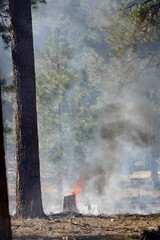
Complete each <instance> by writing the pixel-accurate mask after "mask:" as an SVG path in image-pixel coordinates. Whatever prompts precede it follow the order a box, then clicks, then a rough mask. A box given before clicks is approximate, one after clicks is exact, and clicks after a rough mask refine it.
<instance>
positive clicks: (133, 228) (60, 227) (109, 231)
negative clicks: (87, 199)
mask: <svg viewBox="0 0 160 240" xmlns="http://www.w3.org/2000/svg"><path fill="white" fill-rule="evenodd" d="M158 226H160V215H158V214H154V215H146V216H142V215H132V216H112V217H111V216H110V217H107V216H79V217H76V216H66V217H56V216H55V217H54V216H53V217H50V218H49V220H40V219H35V220H33V219H27V220H20V219H16V220H13V219H12V231H13V240H20V239H21V240H22V239H23V240H35V239H36V240H43V239H44V240H50V239H57V240H58V239H62V240H78V239H79V240H80V239H81V240H83V239H88V240H89V239H90V240H94V239H98V240H106V239H110V240H113V239H114V240H131V239H132V240H136V239H140V236H141V234H142V232H143V230H144V229H152V228H154V229H155V228H157V227H158ZM153 239H154V238H153ZM157 239H159V238H157Z"/></svg>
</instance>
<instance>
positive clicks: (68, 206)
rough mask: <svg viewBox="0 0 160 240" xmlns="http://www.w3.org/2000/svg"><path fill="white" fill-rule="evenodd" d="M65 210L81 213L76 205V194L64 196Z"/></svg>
mask: <svg viewBox="0 0 160 240" xmlns="http://www.w3.org/2000/svg"><path fill="white" fill-rule="evenodd" d="M63 212H75V213H79V211H78V208H77V205H76V195H68V196H65V197H64V202H63Z"/></svg>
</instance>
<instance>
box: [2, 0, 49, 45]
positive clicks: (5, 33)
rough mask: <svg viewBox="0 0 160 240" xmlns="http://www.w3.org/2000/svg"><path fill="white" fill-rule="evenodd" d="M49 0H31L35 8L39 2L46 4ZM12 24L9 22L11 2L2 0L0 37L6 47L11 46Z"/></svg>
mask: <svg viewBox="0 0 160 240" xmlns="http://www.w3.org/2000/svg"><path fill="white" fill-rule="evenodd" d="M46 2H47V0H31V4H32V7H33V8H36V7H38V4H42V3H43V4H45V3H46ZM9 26H10V24H9V3H8V0H0V37H1V38H2V41H3V42H4V46H5V48H8V47H9V46H10V34H9V30H10V27H9Z"/></svg>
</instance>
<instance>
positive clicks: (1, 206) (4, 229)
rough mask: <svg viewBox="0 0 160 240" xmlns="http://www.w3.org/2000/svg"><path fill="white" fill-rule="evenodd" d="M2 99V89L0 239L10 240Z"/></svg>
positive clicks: (0, 111)
mask: <svg viewBox="0 0 160 240" xmlns="http://www.w3.org/2000/svg"><path fill="white" fill-rule="evenodd" d="M2 119H3V118H2V101H1V89H0V239H3V240H10V239H12V237H11V223H10V216H9V208H8V193H7V180H6V167H5V153H4V139H3V120H2Z"/></svg>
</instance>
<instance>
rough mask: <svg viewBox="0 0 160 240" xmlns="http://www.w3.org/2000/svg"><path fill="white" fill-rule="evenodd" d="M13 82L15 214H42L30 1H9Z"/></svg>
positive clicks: (26, 215)
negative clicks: (14, 88)
mask: <svg viewBox="0 0 160 240" xmlns="http://www.w3.org/2000/svg"><path fill="white" fill-rule="evenodd" d="M9 10H10V20H11V48H12V60H13V77H14V81H15V85H16V97H15V98H16V100H15V102H16V104H15V105H16V111H15V117H16V161H17V173H16V174H17V176H16V215H17V217H22V218H27V217H43V216H44V213H43V207H42V198H41V183H40V165H39V148H38V131H37V112H36V86H35V66H34V50H33V34H32V17H31V2H30V0H23V1H17V0H9Z"/></svg>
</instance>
